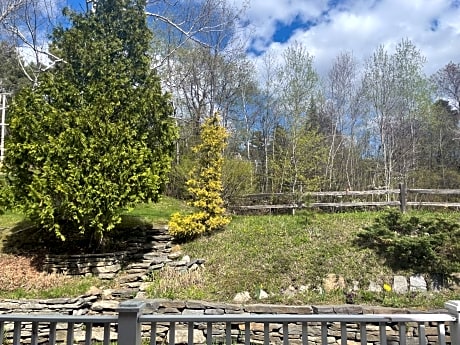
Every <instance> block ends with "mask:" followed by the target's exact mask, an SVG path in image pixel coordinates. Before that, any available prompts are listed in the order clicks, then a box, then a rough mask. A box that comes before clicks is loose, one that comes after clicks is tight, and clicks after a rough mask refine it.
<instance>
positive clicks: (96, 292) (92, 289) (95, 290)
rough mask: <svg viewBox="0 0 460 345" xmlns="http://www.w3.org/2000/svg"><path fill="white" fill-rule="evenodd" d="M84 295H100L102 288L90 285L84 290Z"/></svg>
mask: <svg viewBox="0 0 460 345" xmlns="http://www.w3.org/2000/svg"><path fill="white" fill-rule="evenodd" d="M85 295H87V296H91V295H92V296H100V295H102V290H101V289H99V288H98V287H96V286H91V287H90V288H89V289H88V291H86V293H85Z"/></svg>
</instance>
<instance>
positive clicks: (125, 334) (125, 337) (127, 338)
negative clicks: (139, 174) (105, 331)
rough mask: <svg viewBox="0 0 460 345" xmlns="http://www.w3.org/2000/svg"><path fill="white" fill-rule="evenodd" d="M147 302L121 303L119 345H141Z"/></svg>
mask: <svg viewBox="0 0 460 345" xmlns="http://www.w3.org/2000/svg"><path fill="white" fill-rule="evenodd" d="M144 306H145V302H142V301H136V300H130V301H123V302H121V303H120V305H119V307H118V309H117V311H118V345H141V335H142V334H141V323H140V322H139V316H140V315H142V309H144Z"/></svg>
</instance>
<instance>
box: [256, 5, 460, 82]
mask: <svg viewBox="0 0 460 345" xmlns="http://www.w3.org/2000/svg"><path fill="white" fill-rule="evenodd" d="M334 2H335V3H336V5H335V6H333V7H329V8H328V1H326V0H319V1H305V0H297V1H296V0H291V1H289V0H252V2H251V6H250V8H249V9H248V11H247V18H248V20H249V21H250V23H251V24H252V25H253V26H254V30H253V31H252V32H251V35H252V41H251V42H252V47H251V48H253V49H256V50H258V51H266V50H267V51H268V50H270V51H274V52H278V53H281V52H282V51H283V49H284V47H286V46H287V45H289V44H291V43H292V42H294V41H297V42H301V43H303V44H304V45H305V47H307V49H308V51H309V52H310V53H311V54H312V55H314V56H315V65H316V67H317V69H318V71H319V72H320V73H325V72H326V71H327V69H328V68H329V67H330V66H331V63H332V61H333V60H334V59H335V57H336V56H337V55H338V54H339V53H340V52H342V51H352V52H353V54H354V56H355V57H357V58H358V59H361V60H364V59H367V58H368V57H369V56H371V54H372V53H373V52H374V51H375V49H376V48H377V47H378V46H379V45H382V44H383V45H384V46H385V47H386V48H387V49H389V50H390V51H391V49H392V48H394V46H395V45H396V44H397V43H398V42H399V41H401V39H406V38H407V39H410V40H411V41H412V42H413V43H414V44H415V45H416V46H417V47H418V48H419V49H420V50H421V52H422V54H423V55H424V56H425V57H426V58H427V64H426V68H425V72H426V73H427V74H431V73H434V72H435V71H437V70H438V69H440V68H442V67H443V66H444V65H445V64H447V63H448V62H449V61H454V62H460V50H459V49H458V47H459V46H460V21H459V20H458V18H460V8H458V6H454V5H453V4H452V3H453V1H450V0H375V1H369V0H341V1H334ZM329 3H330V2H329ZM296 16H297V17H298V18H302V20H303V21H310V22H312V23H315V25H314V26H311V27H309V28H306V29H298V30H296V31H295V32H293V33H292V34H291V36H290V37H289V39H288V41H287V42H286V43H282V44H280V43H277V42H272V38H273V35H274V33H275V30H276V24H277V23H280V22H281V23H285V24H287V25H288V24H290V23H291V22H292V21H293V20H294V18H296ZM257 59H260V57H258V58H256V60H257Z"/></svg>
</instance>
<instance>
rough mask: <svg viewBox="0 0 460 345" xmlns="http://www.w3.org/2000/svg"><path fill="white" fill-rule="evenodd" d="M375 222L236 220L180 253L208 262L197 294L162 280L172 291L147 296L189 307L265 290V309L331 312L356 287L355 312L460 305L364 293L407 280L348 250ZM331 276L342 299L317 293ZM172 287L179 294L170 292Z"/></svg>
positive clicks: (323, 216)
mask: <svg viewBox="0 0 460 345" xmlns="http://www.w3.org/2000/svg"><path fill="white" fill-rule="evenodd" d="M415 213H416V214H417V215H422V214H425V215H426V216H427V215H431V214H432V213H430V212H415ZM380 214H381V212H349V213H316V214H315V213H310V212H304V213H299V214H298V215H296V216H291V215H278V216H276V215H272V216H239V217H234V218H233V220H232V222H231V224H230V225H229V226H228V227H227V229H226V230H225V231H222V232H219V233H216V234H213V235H210V236H206V237H202V238H199V239H198V240H195V241H193V242H189V243H186V244H184V245H183V250H184V251H185V252H186V253H187V254H188V255H190V256H191V257H193V258H203V259H205V260H206V269H205V270H204V271H203V272H202V273H201V274H202V277H201V279H200V280H199V283H198V285H195V288H193V287H194V286H193V285H191V284H182V285H180V284H179V285H178V284H172V283H171V284H168V279H169V278H168V277H167V276H166V277H159V278H160V279H164V280H165V281H164V282H163V283H162V284H163V285H165V286H169V289H168V290H167V292H166V293H165V294H163V295H161V294H159V293H158V290H155V289H152V291H151V296H152V297H160V296H161V297H168V298H182V299H190V298H194V297H195V296H196V295H197V294H198V295H200V296H202V298H203V299H205V300H214V301H225V302H230V301H231V300H232V299H233V297H234V296H235V294H236V293H238V292H242V291H249V292H250V293H251V294H252V295H255V294H256V292H257V291H258V290H259V289H263V290H265V291H266V292H268V293H269V294H270V295H271V296H270V298H269V299H268V300H265V301H264V302H268V303H288V304H305V303H306V304H312V303H321V304H331V303H345V302H346V296H345V293H344V292H347V290H348V289H351V288H352V286H353V285H354V284H359V286H360V288H361V291H360V292H359V293H357V294H356V295H355V296H354V297H353V302H354V303H357V304H358V303H363V304H377V305H384V306H393V307H403V306H404V307H409V306H411V307H418V308H424V307H425V308H428V307H440V306H442V305H443V303H444V302H445V301H446V300H447V299H452V298H458V297H460V295H459V294H458V293H457V292H446V293H443V294H417V293H411V294H408V295H396V294H393V293H386V295H385V294H383V293H380V294H379V293H368V292H366V289H367V287H368V286H369V282H370V281H376V282H377V283H378V284H380V285H383V284H384V283H391V279H392V277H393V275H394V274H404V275H406V276H407V275H409V274H410V273H411V272H393V271H392V270H391V269H390V268H389V267H387V266H386V265H385V264H384V262H383V260H382V259H381V258H379V257H377V256H376V255H375V254H374V252H372V251H371V250H369V249H362V248H358V247H356V245H354V244H353V240H354V239H355V235H356V233H357V232H358V231H359V230H360V229H362V227H364V226H366V225H369V224H371V223H372V222H373V221H374V219H375V218H376V217H377V216H378V215H380ZM454 216H455V215H454ZM330 273H333V274H337V275H341V276H343V277H344V279H345V281H346V284H347V287H346V289H345V291H343V290H339V291H332V292H324V291H322V290H321V285H322V281H323V278H324V277H325V276H326V275H327V274H330ZM155 284H156V286H158V285H159V284H160V283H158V281H157V282H156V283H155ZM175 285H178V286H177V288H175V289H172V288H171V287H172V286H175ZM154 286H155V285H154ZM290 286H292V287H294V288H297V289H298V288H300V287H301V286H304V287H307V290H306V291H305V292H302V293H297V294H295V295H294V296H287V295H286V294H283V293H282V291H283V290H285V289H287V288H289V287H290ZM196 287H198V288H199V293H197V291H196V290H197V289H196Z"/></svg>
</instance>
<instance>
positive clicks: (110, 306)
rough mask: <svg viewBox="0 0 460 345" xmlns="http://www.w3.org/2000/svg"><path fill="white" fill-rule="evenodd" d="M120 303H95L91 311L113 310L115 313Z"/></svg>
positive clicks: (104, 301) (112, 301)
mask: <svg viewBox="0 0 460 345" xmlns="http://www.w3.org/2000/svg"><path fill="white" fill-rule="evenodd" d="M118 304H119V302H118V301H114V300H101V301H97V302H95V303H93V305H92V307H91V309H92V310H94V311H103V310H112V311H114V310H115V309H117V308H118Z"/></svg>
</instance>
